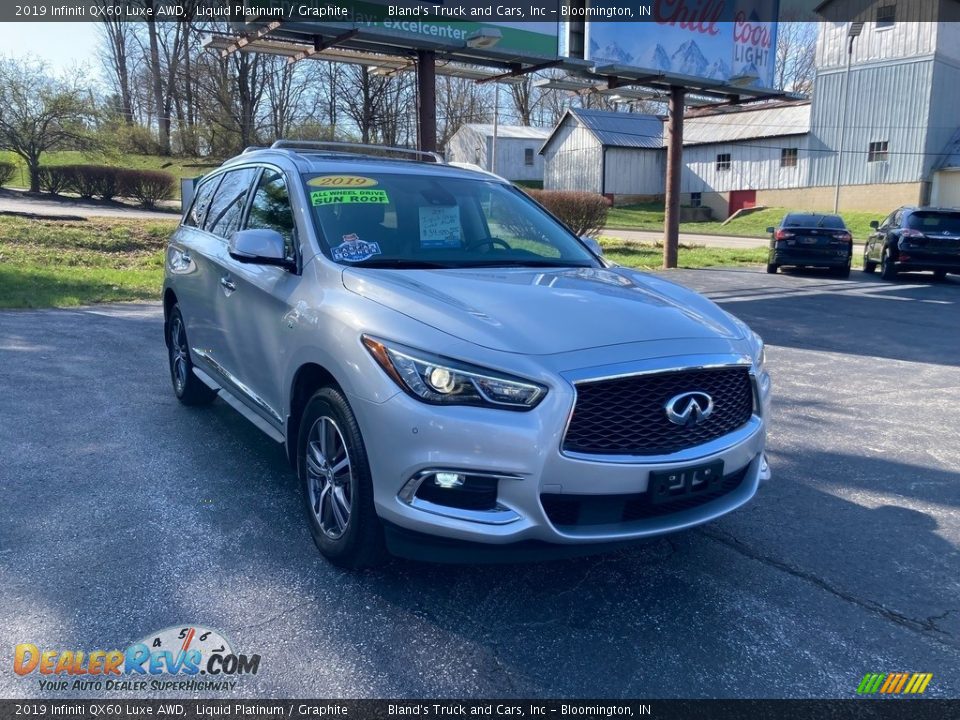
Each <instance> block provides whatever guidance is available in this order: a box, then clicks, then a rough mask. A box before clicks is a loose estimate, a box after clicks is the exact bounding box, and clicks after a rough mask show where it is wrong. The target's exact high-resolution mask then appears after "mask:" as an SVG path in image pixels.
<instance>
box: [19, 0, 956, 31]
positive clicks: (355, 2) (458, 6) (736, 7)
mask: <svg viewBox="0 0 960 720" xmlns="http://www.w3.org/2000/svg"><path fill="white" fill-rule="evenodd" d="M885 4H886V5H889V0H872V1H871V2H852V1H851V0H827V1H826V2H822V1H821V0H789V2H788V1H787V0H781V1H780V2H778V1H777V0H114V1H112V2H111V0H35V1H34V2H23V3H19V2H17V3H3V4H2V5H0V21H4V22H37V21H41V22H64V21H68V22H69V21H74V22H98V21H104V20H120V21H130V22H143V21H147V20H152V21H156V22H169V21H184V20H191V19H192V20H220V21H241V22H242V21H244V20H250V19H253V18H257V19H259V20H262V21H265V22H283V23H290V22H324V23H329V22H336V23H349V22H355V21H357V20H358V19H359V18H363V21H370V22H382V21H397V22H434V21H438V20H442V21H450V22H490V21H495V22H501V21H502V22H509V23H540V22H544V21H547V22H554V21H555V22H560V23H572V22H586V21H592V22H637V23H646V22H656V23H661V24H668V25H679V26H683V27H686V28H688V29H700V30H703V31H707V32H708V31H709V29H710V27H711V25H712V24H714V23H723V22H735V21H737V20H741V21H746V22H776V21H779V20H782V19H789V20H791V21H796V20H808V21H817V20H829V21H833V22H838V21H844V20H851V21H853V20H870V19H873V17H874V16H875V15H876V11H877V8H878V7H879V6H881V5H885ZM948 10H949V9H944V6H943V5H942V4H941V3H938V2H937V0H919V1H918V2H913V3H909V4H908V5H906V6H905V7H903V8H898V10H897V12H898V17H897V21H898V22H911V21H914V20H917V21H919V20H931V19H939V20H951V19H960V18H952V17H946V16H941V15H942V13H943V12H947V11H948ZM781 14H783V15H784V17H781Z"/></svg>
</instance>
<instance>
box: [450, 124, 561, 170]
mask: <svg viewBox="0 0 960 720" xmlns="http://www.w3.org/2000/svg"><path fill="white" fill-rule="evenodd" d="M491 141H492V138H490V137H484V136H483V135H481V134H480V133H478V132H477V131H476V130H474V129H473V128H470V127H468V126H466V125H464V126H463V127H461V128H460V129H459V130H457V132H455V133H454V134H453V137H451V138H450V140H448V141H447V148H446V158H447V160H449V161H451V162H465V163H473V164H474V165H479V166H480V167H482V168H483V169H484V170H490V169H491V165H490V160H491V154H492V153H493V143H492V142H491ZM542 145H543V141H542V140H538V139H536V138H504V137H497V166H496V173H497V175H500V176H501V177H505V178H506V179H507V180H543V167H544V163H543V156H542V155H540V147H541V146H542ZM527 148H530V149H531V150H533V165H527V164H526V162H525V150H526V149H527Z"/></svg>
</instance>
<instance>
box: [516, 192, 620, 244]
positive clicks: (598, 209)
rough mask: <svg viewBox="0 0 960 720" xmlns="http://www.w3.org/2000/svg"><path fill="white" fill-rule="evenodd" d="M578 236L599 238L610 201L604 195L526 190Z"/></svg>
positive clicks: (605, 222)
mask: <svg viewBox="0 0 960 720" xmlns="http://www.w3.org/2000/svg"><path fill="white" fill-rule="evenodd" d="M525 192H526V193H527V194H528V195H530V197H532V198H533V199H534V200H536V201H537V202H538V203H540V204H541V205H543V206H544V207H545V208H546V209H547V210H549V211H550V212H551V213H553V214H554V215H556V216H557V217H558V218H559V219H560V220H561V221H562V222H563V223H564V224H565V225H566V226H567V227H569V228H570V229H571V230H572V231H573V232H575V233H576V234H577V235H590V236H591V237H595V236H597V235H598V234H599V233H600V231H601V230H602V229H603V227H604V225H606V224H607V211H608V210H609V209H610V201H609V200H607V198H605V197H604V196H603V195H598V194H596V193H589V192H575V191H568V190H525Z"/></svg>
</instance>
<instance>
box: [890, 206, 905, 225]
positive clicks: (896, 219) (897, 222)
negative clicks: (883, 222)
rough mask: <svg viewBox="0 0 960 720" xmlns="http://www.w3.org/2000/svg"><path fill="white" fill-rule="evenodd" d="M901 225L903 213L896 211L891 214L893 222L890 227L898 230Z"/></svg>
mask: <svg viewBox="0 0 960 720" xmlns="http://www.w3.org/2000/svg"><path fill="white" fill-rule="evenodd" d="M901 223H903V211H902V210H897V211H896V212H895V213H894V214H893V222H892V223H891V225H892V226H893V227H895V228H898V227H900V225H901Z"/></svg>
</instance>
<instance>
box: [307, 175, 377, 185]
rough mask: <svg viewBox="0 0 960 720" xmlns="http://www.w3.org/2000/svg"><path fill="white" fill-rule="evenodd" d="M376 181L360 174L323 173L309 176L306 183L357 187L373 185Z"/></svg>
mask: <svg viewBox="0 0 960 720" xmlns="http://www.w3.org/2000/svg"><path fill="white" fill-rule="evenodd" d="M376 184H377V181H376V180H374V179H373V178H368V177H363V176H361V175H323V176H321V177H315V178H310V179H309V180H307V185H309V186H310V187H336V188H358V187H373V186H374V185H376Z"/></svg>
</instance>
